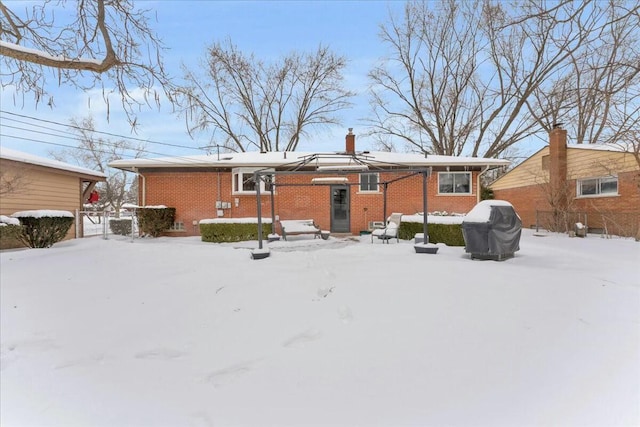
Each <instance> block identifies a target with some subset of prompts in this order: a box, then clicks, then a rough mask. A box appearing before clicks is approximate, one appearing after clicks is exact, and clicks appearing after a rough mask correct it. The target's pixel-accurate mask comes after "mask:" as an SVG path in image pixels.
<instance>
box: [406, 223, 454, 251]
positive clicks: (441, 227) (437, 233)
mask: <svg viewBox="0 0 640 427" xmlns="http://www.w3.org/2000/svg"><path fill="white" fill-rule="evenodd" d="M423 231H424V230H423V224H422V223H419V222H401V223H400V230H399V231H398V236H399V237H400V238H401V239H403V240H411V239H413V237H414V236H415V235H416V233H422V232H423ZM427 231H428V232H429V243H444V244H445V245H447V246H464V245H465V244H464V236H463V235H462V225H461V224H427Z"/></svg>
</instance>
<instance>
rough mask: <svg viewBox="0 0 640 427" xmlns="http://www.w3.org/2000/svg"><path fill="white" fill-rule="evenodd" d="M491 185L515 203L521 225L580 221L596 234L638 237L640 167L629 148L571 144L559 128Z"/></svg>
mask: <svg viewBox="0 0 640 427" xmlns="http://www.w3.org/2000/svg"><path fill="white" fill-rule="evenodd" d="M635 154H637V153H635ZM490 188H491V189H492V190H493V192H494V196H495V198H496V199H502V200H507V201H509V202H511V204H513V206H514V208H515V209H516V211H517V212H518V214H519V215H520V217H521V218H522V223H523V226H527V227H535V226H540V227H543V228H547V229H552V230H554V231H567V230H571V229H572V228H573V227H574V226H575V223H576V222H581V223H583V224H585V225H587V226H588V227H589V229H590V230H591V231H592V232H605V231H606V232H607V233H608V234H618V235H624V236H633V237H636V236H638V237H640V235H639V234H638V233H639V232H640V231H639V230H640V165H639V164H638V161H637V159H636V156H635V155H634V147H631V146H627V145H622V144H620V145H618V144H569V145H568V144H567V131H566V130H565V129H561V128H559V127H558V128H555V129H553V130H551V132H550V133H549V145H548V146H547V147H544V148H543V149H541V150H540V151H538V152H537V153H535V154H533V155H532V156H531V157H529V158H528V159H527V160H525V161H524V162H522V163H521V164H519V165H518V166H516V167H514V168H513V169H512V170H511V171H509V172H508V173H506V174H505V175H503V176H502V177H500V178H498V179H497V180H496V181H494V182H493V183H492V184H491V185H490Z"/></svg>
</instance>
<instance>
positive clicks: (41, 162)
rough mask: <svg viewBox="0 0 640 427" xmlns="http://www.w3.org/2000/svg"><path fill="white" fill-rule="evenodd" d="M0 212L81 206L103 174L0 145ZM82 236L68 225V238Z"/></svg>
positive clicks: (67, 208)
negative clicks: (0, 189)
mask: <svg viewBox="0 0 640 427" xmlns="http://www.w3.org/2000/svg"><path fill="white" fill-rule="evenodd" d="M0 172H1V174H2V176H1V178H0V179H1V180H2V185H1V186H2V192H1V193H0V194H1V196H0V215H6V216H11V215H12V214H14V213H15V212H18V211H26V210H43V209H44V210H63V211H69V212H71V213H74V212H75V211H76V210H82V207H83V203H86V202H87V200H88V199H89V196H90V194H91V192H92V190H93V189H94V187H95V185H96V184H97V183H98V182H102V181H105V180H106V177H105V174H103V173H102V172H97V171H94V170H91V169H87V168H83V167H80V166H76V165H71V164H69V163H64V162H59V161H56V160H52V159H47V158H45V157H40V156H34V155H32V154H28V153H23V152H21V151H17V150H12V149H9V148H6V147H0ZM74 237H82V228H81V227H80V228H78V227H71V228H70V229H69V232H68V233H67V237H66V238H67V239H69V238H74Z"/></svg>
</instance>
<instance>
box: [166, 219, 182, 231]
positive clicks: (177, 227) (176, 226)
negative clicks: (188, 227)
mask: <svg viewBox="0 0 640 427" xmlns="http://www.w3.org/2000/svg"><path fill="white" fill-rule="evenodd" d="M184 230H185V228H184V221H175V222H174V223H173V224H172V225H171V227H169V231H184Z"/></svg>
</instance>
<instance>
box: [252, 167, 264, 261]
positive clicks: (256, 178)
mask: <svg viewBox="0 0 640 427" xmlns="http://www.w3.org/2000/svg"><path fill="white" fill-rule="evenodd" d="M261 179H262V178H261V177H260V173H259V172H254V174H253V181H254V183H255V186H256V200H257V204H258V206H257V209H256V212H257V214H258V249H262V202H261V200H260V180H261Z"/></svg>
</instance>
